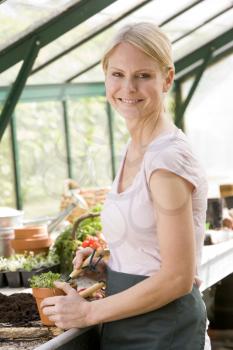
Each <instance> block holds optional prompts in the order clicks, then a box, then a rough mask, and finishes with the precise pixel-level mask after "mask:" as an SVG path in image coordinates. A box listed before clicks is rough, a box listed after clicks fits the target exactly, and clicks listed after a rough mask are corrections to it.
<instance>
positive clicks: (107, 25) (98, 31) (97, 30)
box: [31, 0, 152, 75]
mask: <svg viewBox="0 0 233 350" xmlns="http://www.w3.org/2000/svg"><path fill="white" fill-rule="evenodd" d="M151 1H152V0H144V1H142V2H141V3H140V4H137V5H136V6H134V7H133V8H131V9H130V10H129V11H127V12H125V13H124V14H122V15H121V16H119V17H118V18H116V19H115V20H113V21H107V23H105V24H104V25H102V26H100V27H98V28H95V29H94V30H93V31H92V32H91V33H88V35H87V36H86V37H85V38H83V39H81V40H79V41H78V42H77V43H75V44H74V45H72V46H70V47H68V48H67V49H66V50H64V51H62V52H61V53H59V54H58V55H56V56H54V57H52V58H51V59H50V60H48V61H47V62H45V63H43V64H41V65H40V66H39V67H37V68H35V69H34V70H32V72H31V75H32V74H35V73H37V72H38V71H40V70H41V69H43V68H45V67H47V66H48V65H50V64H51V63H53V62H55V61H57V60H58V59H59V58H61V57H63V56H65V55H67V54H68V53H69V52H71V51H73V50H74V49H77V48H78V47H79V46H81V45H83V44H85V43H86V42H87V41H89V40H91V39H93V38H94V37H95V36H97V35H99V34H101V33H102V32H104V31H105V30H107V29H108V28H110V27H112V26H113V25H114V24H116V23H118V22H119V21H121V20H122V19H124V18H125V17H127V16H129V15H131V13H133V12H135V11H137V10H139V9H140V8H141V7H143V6H145V5H146V4H148V3H149V2H151Z"/></svg>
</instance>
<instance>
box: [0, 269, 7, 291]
mask: <svg viewBox="0 0 233 350" xmlns="http://www.w3.org/2000/svg"><path fill="white" fill-rule="evenodd" d="M6 286H7V280H6V275H5V271H0V288H2V287H6Z"/></svg>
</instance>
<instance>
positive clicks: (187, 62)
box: [175, 28, 233, 79]
mask: <svg viewBox="0 0 233 350" xmlns="http://www.w3.org/2000/svg"><path fill="white" fill-rule="evenodd" d="M232 38H233V28H231V29H230V30H228V31H226V32H225V33H223V34H221V35H219V36H218V37H217V38H215V39H213V40H211V41H209V42H208V43H206V44H205V45H203V46H201V47H199V48H198V49H196V50H194V51H192V52H190V53H189V54H188V55H186V56H185V57H182V58H181V59H179V60H177V61H176V62H175V67H176V74H178V79H180V77H181V75H182V74H181V73H182V71H186V72H185V73H186V74H187V69H188V68H190V70H192V65H193V64H195V63H196V62H198V61H200V64H199V65H201V64H202V62H203V59H204V57H205V56H206V55H207V54H208V52H209V48H210V47H211V48H212V50H213V56H214V52H215V51H216V50H218V49H220V48H221V47H223V46H225V45H227V44H228V43H230V42H231V41H232Z"/></svg>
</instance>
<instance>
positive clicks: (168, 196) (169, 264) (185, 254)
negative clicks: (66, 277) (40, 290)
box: [42, 170, 195, 329]
mask: <svg viewBox="0 0 233 350" xmlns="http://www.w3.org/2000/svg"><path fill="white" fill-rule="evenodd" d="M150 189H151V195H152V198H153V205H154V211H155V216H156V222H157V230H158V240H159V246H160V254H161V261H162V263H161V269H160V270H159V271H158V272H157V273H155V274H154V275H153V276H151V277H149V278H147V279H145V280H143V281H142V282H140V283H138V284H136V285H135V286H133V287H131V288H129V289H127V290H125V291H123V292H121V293H117V294H115V295H112V296H109V297H106V298H105V299H101V300H96V301H92V302H86V301H85V300H83V299H82V298H81V297H80V296H79V295H77V293H76V292H75V291H74V290H72V288H71V287H70V286H69V285H68V284H64V283H63V284H62V283H58V285H57V287H59V288H61V289H63V290H64V291H65V292H66V293H67V294H68V295H67V296H64V297H63V296H60V297H52V298H47V299H45V300H44V301H43V302H42V306H44V313H45V314H46V315H48V316H50V319H51V320H54V321H55V322H56V325H57V326H58V327H61V328H65V329H68V328H73V327H78V328H82V327H86V326H90V325H94V324H98V323H101V322H108V321H113V320H118V319H123V318H127V317H130V316H134V315H139V314H143V313H146V312H149V311H151V310H155V309H158V308H160V307H161V306H163V305H166V304H168V303H169V302H171V301H173V300H175V299H177V298H179V297H181V296H183V295H185V294H187V293H189V292H190V291H191V289H192V285H193V281H194V272H195V235H194V230H193V217H192V201H191V193H192V190H193V186H192V185H191V184H190V183H188V182H187V181H186V180H184V179H183V178H181V177H179V176H177V175H175V174H173V173H170V172H168V171H165V170H158V171H156V172H154V173H153V174H152V176H151V179H150Z"/></svg>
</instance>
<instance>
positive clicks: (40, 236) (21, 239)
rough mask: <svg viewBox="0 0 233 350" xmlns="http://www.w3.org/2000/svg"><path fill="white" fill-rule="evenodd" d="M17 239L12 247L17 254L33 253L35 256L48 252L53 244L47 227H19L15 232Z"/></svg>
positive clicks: (12, 243)
mask: <svg viewBox="0 0 233 350" xmlns="http://www.w3.org/2000/svg"><path fill="white" fill-rule="evenodd" d="M14 232H15V238H14V240H12V242H11V246H12V248H13V249H14V251H15V253H24V252H25V251H31V252H34V253H35V254H37V253H41V252H47V251H48V249H49V247H50V246H51V244H52V240H51V238H49V236H48V231H47V226H44V225H43V226H42V225H41V226H30V227H19V228H16V229H15V230H14Z"/></svg>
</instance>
